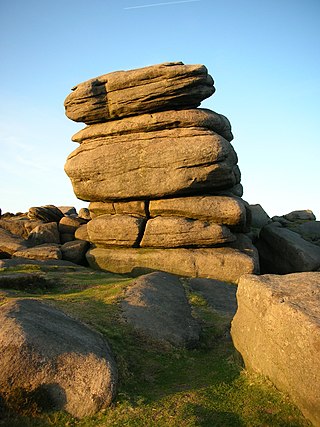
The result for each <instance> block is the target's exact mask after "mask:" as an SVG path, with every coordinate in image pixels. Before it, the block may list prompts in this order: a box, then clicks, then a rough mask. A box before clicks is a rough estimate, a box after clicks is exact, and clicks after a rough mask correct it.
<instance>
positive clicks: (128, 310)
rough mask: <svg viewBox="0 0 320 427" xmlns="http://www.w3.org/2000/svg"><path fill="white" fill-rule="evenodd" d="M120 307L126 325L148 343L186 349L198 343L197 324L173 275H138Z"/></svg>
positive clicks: (181, 288) (179, 284)
mask: <svg viewBox="0 0 320 427" xmlns="http://www.w3.org/2000/svg"><path fill="white" fill-rule="evenodd" d="M121 307H122V310H123V315H124V317H125V319H126V320H127V321H128V323H130V324H131V325H133V327H134V328H135V329H137V330H138V331H139V332H140V333H141V334H142V335H144V336H147V337H148V338H151V339H152V340H156V341H161V342H164V343H170V344H172V345H174V346H177V347H187V348H192V347H194V346H196V345H197V343H198V341H199V333H200V325H199V324H198V323H197V322H196V320H195V319H194V318H193V317H192V314H191V307H190V305H189V303H188V300H187V297H186V294H185V291H184V288H183V286H182V283H181V281H180V280H179V278H178V277H177V276H173V275H171V274H168V273H162V272H155V273H151V274H147V275H145V276H141V277H140V278H138V279H136V280H135V281H134V282H133V283H132V284H131V285H130V286H129V287H128V288H127V290H126V294H125V298H124V300H123V301H122V303H121Z"/></svg>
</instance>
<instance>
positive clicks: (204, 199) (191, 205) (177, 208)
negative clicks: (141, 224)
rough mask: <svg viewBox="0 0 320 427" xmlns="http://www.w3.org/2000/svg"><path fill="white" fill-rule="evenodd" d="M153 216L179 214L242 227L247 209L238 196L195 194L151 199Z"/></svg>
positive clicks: (178, 215) (179, 215) (150, 206)
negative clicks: (192, 195)
mask: <svg viewBox="0 0 320 427" xmlns="http://www.w3.org/2000/svg"><path fill="white" fill-rule="evenodd" d="M149 211H150V216H151V217H156V216H158V215H161V216H177V217H186V218H194V219H200V220H203V221H211V222H215V223H217V224H223V225H228V226H231V227H237V228H239V229H242V228H243V227H244V226H245V224H246V209H245V205H244V203H243V201H242V200H241V199H240V198H236V197H226V196H210V195H206V196H194V197H179V198H170V199H160V200H151V201H150V204H149Z"/></svg>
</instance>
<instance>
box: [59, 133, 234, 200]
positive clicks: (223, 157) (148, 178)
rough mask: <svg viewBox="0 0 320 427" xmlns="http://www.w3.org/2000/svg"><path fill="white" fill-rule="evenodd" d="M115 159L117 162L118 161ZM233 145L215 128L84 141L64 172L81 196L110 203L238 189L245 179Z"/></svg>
mask: <svg viewBox="0 0 320 427" xmlns="http://www.w3.org/2000/svg"><path fill="white" fill-rule="evenodd" d="M115 159H117V161H116V162H115ZM236 163H237V155H236V153H235V151H234V149H233V147H232V145H231V144H230V143H229V142H228V141H227V140H225V139H224V138H222V137H221V136H220V135H218V134H215V133H214V132H211V131H202V130H201V131H200V130H192V129H170V130H167V131H162V132H161V136H160V135H156V134H155V133H152V134H148V133H147V134H143V133H141V134H136V135H135V138H134V139H133V138H132V136H131V135H122V136H119V137H113V138H110V139H102V140H100V141H99V142H98V141H93V142H90V141H89V142H86V143H85V144H81V145H80V147H79V148H77V149H76V150H75V151H73V153H71V154H70V155H69V157H68V159H67V162H66V165H65V171H66V173H67V175H68V176H69V178H70V179H71V182H72V185H73V190H74V192H75V194H76V196H77V197H78V198H79V199H82V200H89V201H105V200H121V199H141V198H158V197H163V196H175V195H177V194H184V195H188V194H190V193H191V194H194V193H199V192H204V191H206V190H207V191H214V190H219V189H224V188H228V187H233V186H234V185H235V184H237V183H239V182H240V172H239V168H238V166H236Z"/></svg>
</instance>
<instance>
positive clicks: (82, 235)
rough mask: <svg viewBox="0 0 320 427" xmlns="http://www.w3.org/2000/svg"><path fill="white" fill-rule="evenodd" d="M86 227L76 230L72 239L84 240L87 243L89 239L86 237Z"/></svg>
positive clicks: (82, 226) (84, 225) (85, 225)
mask: <svg viewBox="0 0 320 427" xmlns="http://www.w3.org/2000/svg"><path fill="white" fill-rule="evenodd" d="M87 227H88V225H87V224H83V225H80V227H79V228H77V229H76V232H75V233H74V237H75V238H76V239H79V240H86V241H87V242H90V237H89V235H88V229H87Z"/></svg>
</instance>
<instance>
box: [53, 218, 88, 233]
mask: <svg viewBox="0 0 320 427" xmlns="http://www.w3.org/2000/svg"><path fill="white" fill-rule="evenodd" d="M86 222H87V221H86V220H84V219H83V218H78V217H75V218H73V217H71V216H65V217H63V218H61V220H60V221H59V231H60V233H62V234H73V235H74V233H75V232H76V230H77V228H78V227H80V225H82V224H85V223H86Z"/></svg>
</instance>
